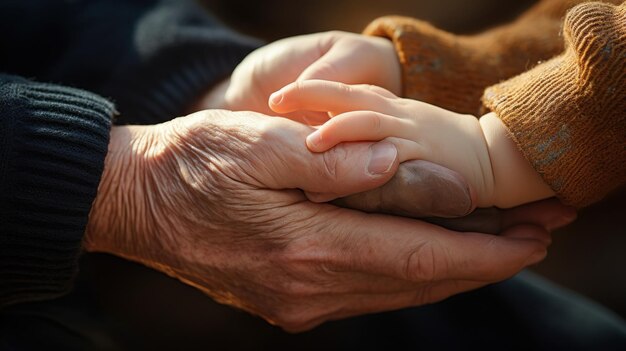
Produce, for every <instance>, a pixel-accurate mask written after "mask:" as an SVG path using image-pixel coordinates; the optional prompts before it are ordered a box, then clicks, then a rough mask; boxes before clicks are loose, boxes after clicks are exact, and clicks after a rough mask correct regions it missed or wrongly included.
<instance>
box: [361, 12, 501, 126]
mask: <svg viewBox="0 0 626 351" xmlns="http://www.w3.org/2000/svg"><path fill="white" fill-rule="evenodd" d="M363 33H364V34H366V35H373V36H380V37H385V38H388V39H390V40H392V41H393V43H394V46H395V48H396V52H397V54H398V58H399V60H400V63H401V65H402V78H403V79H402V80H403V82H402V85H403V94H402V95H403V96H405V97H409V98H412V99H416V100H420V101H423V102H427V103H430V104H433V105H437V106H440V107H443V108H446V109H448V110H452V111H455V112H459V113H471V114H476V113H478V110H479V109H480V106H481V105H480V97H481V95H482V92H483V90H484V88H485V87H487V86H489V85H491V84H493V83H494V82H496V81H497V78H494V74H493V72H490V71H489V69H488V68H489V67H488V66H489V65H488V62H487V61H488V60H487V58H486V57H484V56H485V55H484V54H483V52H481V51H480V50H476V49H475V48H474V47H472V46H471V45H469V44H468V41H467V39H466V38H467V37H463V36H457V35H453V34H451V33H448V32H445V31H442V30H439V29H437V28H435V27H433V26H432V25H430V24H428V23H426V22H423V21H419V20H416V19H412V18H407V17H399V16H387V17H381V18H378V19H376V20H375V21H373V22H372V23H370V24H369V25H368V26H367V28H366V29H365V30H364V32H363ZM494 79H495V80H494Z"/></svg>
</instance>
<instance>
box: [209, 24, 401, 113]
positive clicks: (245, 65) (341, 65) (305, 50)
mask: <svg viewBox="0 0 626 351" xmlns="http://www.w3.org/2000/svg"><path fill="white" fill-rule="evenodd" d="M400 71H401V69H400V63H399V61H398V58H397V57H396V52H395V50H394V48H393V44H392V43H391V42H390V41H389V40H387V39H383V38H378V37H368V36H363V35H358V34H354V33H347V32H338V31H332V32H325V33H316V34H310V35H303V36H297V37H291V38H287V39H283V40H279V41H277V42H274V43H271V44H269V45H267V46H265V47H262V48H260V49H258V50H256V51H254V52H253V53H251V54H250V55H248V57H246V59H245V60H244V61H243V62H241V64H239V66H238V67H237V69H235V71H234V72H233V74H232V76H231V78H230V80H228V81H226V82H224V83H223V84H222V85H221V86H218V87H217V88H216V89H213V90H212V91H211V93H209V94H207V95H206V96H205V97H204V98H203V99H202V101H201V102H200V103H199V105H198V106H197V109H198V110H201V109H208V108H222V109H227V110H233V111H256V112H260V113H264V114H270V115H275V114H274V113H273V112H272V111H271V110H270V109H269V108H268V106H267V99H268V97H269V96H270V94H271V93H273V92H275V91H276V90H278V89H280V88H282V87H283V86H285V85H287V84H289V83H291V82H294V81H296V80H304V79H327V80H334V81H339V82H343V83H349V84H355V83H368V84H375V85H378V86H382V87H385V88H387V89H388V90H390V91H392V92H394V93H396V94H400V90H401V72H400Z"/></svg>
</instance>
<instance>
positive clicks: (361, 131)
mask: <svg viewBox="0 0 626 351" xmlns="http://www.w3.org/2000/svg"><path fill="white" fill-rule="evenodd" d="M415 129H416V127H415V125H413V124H412V123H411V122H410V121H407V120H404V119H401V118H397V117H393V116H389V115H385V114H382V113H378V112H372V111H352V112H347V113H343V114H340V115H338V116H336V117H335V118H333V119H331V120H330V121H328V122H326V123H325V124H324V125H322V126H321V127H320V128H319V129H318V130H316V131H315V132H313V133H311V134H310V135H309V136H308V137H307V139H306V143H307V146H308V148H309V149H310V150H311V151H314V152H324V151H326V150H328V149H330V148H332V147H333V146H335V145H337V144H339V143H342V142H347V141H378V140H382V139H386V138H392V137H393V139H394V140H395V139H397V140H396V141H397V142H396V143H395V144H399V145H396V146H398V147H400V148H401V149H402V150H400V149H399V150H398V151H399V152H400V153H402V154H405V155H401V156H403V158H404V157H410V156H409V154H410V155H412V156H413V157H415V152H407V150H406V149H407V148H408V146H409V145H413V144H414V145H415V147H419V145H418V144H417V143H416V142H414V141H411V139H412V138H414V137H415V135H416V134H417V133H416V131H415ZM405 139H406V140H405ZM399 140H405V141H406V143H405V142H399ZM409 149H410V148H409ZM411 151H414V150H411ZM404 159H405V160H406V159H407V158H404Z"/></svg>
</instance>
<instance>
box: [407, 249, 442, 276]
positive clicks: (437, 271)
mask: <svg viewBox="0 0 626 351" xmlns="http://www.w3.org/2000/svg"><path fill="white" fill-rule="evenodd" d="M440 253H441V250H440V249H438V248H437V244H436V243H435V242H433V241H425V242H423V243H421V244H420V245H418V246H416V247H415V248H413V249H412V250H410V251H409V253H408V254H407V256H406V258H405V269H404V277H405V279H407V280H409V281H415V282H425V283H430V282H434V281H435V280H436V279H437V278H438V277H440V276H441V274H442V272H444V271H445V270H444V268H445V267H442V266H444V265H443V264H442V263H441V259H440V258H439V256H438V255H439V254H440Z"/></svg>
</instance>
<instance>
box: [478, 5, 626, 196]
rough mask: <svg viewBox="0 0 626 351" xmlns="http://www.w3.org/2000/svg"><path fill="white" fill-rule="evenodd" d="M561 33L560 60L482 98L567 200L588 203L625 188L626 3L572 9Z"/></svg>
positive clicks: (489, 90)
mask: <svg viewBox="0 0 626 351" xmlns="http://www.w3.org/2000/svg"><path fill="white" fill-rule="evenodd" d="M563 32H564V39H565V45H566V47H567V49H566V50H565V52H564V53H563V54H562V55H560V56H558V57H555V58H554V59H552V60H550V61H548V62H546V63H543V64H541V65H539V66H537V67H535V68H534V69H532V70H530V71H528V72H526V73H524V74H522V75H520V76H518V77H515V78H513V79H510V80H508V81H506V82H504V83H501V84H498V85H496V86H493V87H490V88H488V89H487V90H486V91H485V94H484V97H483V101H484V104H485V106H486V107H487V108H489V109H490V110H492V111H494V112H495V113H496V114H497V115H498V116H499V117H500V118H501V119H502V121H503V122H504V124H505V125H506V126H507V127H508V129H509V131H510V132H511V135H512V137H513V139H514V140H515V141H516V142H517V144H518V145H519V147H520V149H521V150H522V152H523V153H524V155H525V156H526V158H527V159H528V160H529V161H530V162H531V164H532V165H533V167H534V168H535V169H536V170H537V172H539V173H540V174H541V175H542V176H543V178H544V180H545V181H546V183H547V184H548V185H550V186H551V187H552V189H554V191H555V192H556V193H557V194H559V196H560V197H561V198H562V199H563V200H564V202H567V203H569V204H573V205H576V206H585V205H588V204H590V203H592V202H595V201H598V200H600V199H601V198H602V197H604V196H605V195H606V194H607V193H608V192H610V191H611V190H614V189H615V188H617V187H619V186H620V185H622V184H624V183H626V2H625V3H623V4H622V5H620V6H613V5H609V4H602V3H588V4H583V5H579V6H576V7H574V8H573V9H572V10H570V11H569V12H568V14H567V17H566V18H565V23H564V29H563Z"/></svg>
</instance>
